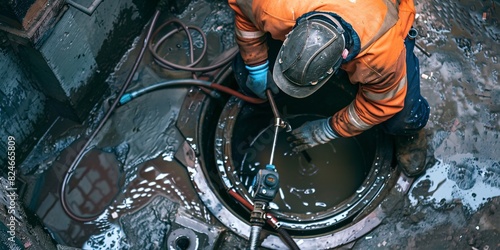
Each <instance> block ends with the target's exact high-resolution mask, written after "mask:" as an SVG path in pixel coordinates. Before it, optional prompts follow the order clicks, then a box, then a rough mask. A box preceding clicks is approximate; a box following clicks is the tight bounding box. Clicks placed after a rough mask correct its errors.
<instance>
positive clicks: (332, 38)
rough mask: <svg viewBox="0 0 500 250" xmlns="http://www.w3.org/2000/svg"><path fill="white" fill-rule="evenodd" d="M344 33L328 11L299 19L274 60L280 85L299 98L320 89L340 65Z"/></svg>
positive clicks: (286, 91) (282, 88)
mask: <svg viewBox="0 0 500 250" xmlns="http://www.w3.org/2000/svg"><path fill="white" fill-rule="evenodd" d="M343 33H344V29H343V28H342V26H341V25H340V23H339V21H338V20H337V19H335V18H334V17H332V16H331V15H329V14H327V13H314V14H312V15H310V16H307V17H305V18H301V19H299V21H298V22H297V24H296V26H295V27H294V28H293V29H292V31H290V33H288V35H287V37H286V39H285V41H284V42H283V45H282V46H281V48H280V51H279V53H278V58H277V59H276V62H275V64H274V69H273V78H274V81H275V82H276V85H277V86H278V87H279V88H280V89H281V90H282V91H283V92H285V93H286V94H288V95H290V96H292V97H296V98H304V97H307V96H309V95H311V94H312V93H314V92H315V91H316V90H318V89H319V88H320V87H321V86H322V85H323V84H325V82H327V81H328V79H330V77H332V75H333V74H334V73H335V72H336V71H337V70H338V68H339V67H340V63H341V62H342V52H343V51H344V49H345V39H344V35H343Z"/></svg>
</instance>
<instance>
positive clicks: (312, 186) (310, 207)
mask: <svg viewBox="0 0 500 250" xmlns="http://www.w3.org/2000/svg"><path fill="white" fill-rule="evenodd" d="M319 118H321V117H319V116H313V115H297V116H294V117H290V118H288V119H287V120H288V121H289V122H290V124H291V126H292V127H294V128H296V127H298V126H300V125H301V124H303V123H304V122H306V121H310V120H315V119H319ZM273 136H274V126H269V127H267V128H265V129H263V130H262V131H261V132H260V133H259V134H258V136H257V137H256V138H255V139H254V140H253V142H252V143H251V146H250V148H249V149H248V150H247V151H246V153H245V156H244V159H243V162H242V164H241V166H242V167H241V169H240V172H239V177H240V180H241V181H242V183H244V185H245V187H246V188H247V189H248V190H249V192H250V194H252V195H253V192H252V190H253V189H252V187H251V185H252V182H253V177H254V175H255V174H256V173H257V172H258V171H259V169H261V168H264V167H265V166H266V164H268V163H269V161H270V156H271V155H270V154H271V148H272V142H273ZM289 136H290V133H287V132H286V131H285V130H283V129H281V130H280V132H279V134H278V139H277V143H276V149H275V154H274V159H273V164H274V165H275V166H276V169H277V172H278V173H279V175H280V190H279V193H278V194H277V195H276V197H275V199H274V200H273V202H274V204H272V206H273V208H274V209H278V210H280V212H288V213H298V214H311V213H317V212H321V211H325V210H326V209H328V208H332V207H334V206H336V205H337V204H339V203H340V202H342V201H343V200H345V199H346V198H348V197H350V196H351V195H353V194H354V193H355V191H356V190H357V189H358V188H359V186H360V185H361V183H362V182H363V180H364V178H365V177H366V175H367V172H366V165H365V164H366V161H365V159H364V158H363V157H362V155H363V154H362V152H360V151H361V150H362V149H361V147H360V145H359V144H358V142H357V140H356V139H355V138H341V139H337V140H333V141H332V142H330V143H327V144H323V145H319V146H316V147H314V148H311V149H308V150H306V151H304V152H303V153H300V154H292V153H291V148H290V145H289V142H288V141H287V137H289Z"/></svg>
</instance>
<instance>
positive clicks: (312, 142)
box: [288, 118, 340, 153]
mask: <svg viewBox="0 0 500 250" xmlns="http://www.w3.org/2000/svg"><path fill="white" fill-rule="evenodd" d="M339 137H340V136H339V135H338V134H337V133H336V132H335V131H333V129H332V126H330V118H324V119H319V120H315V121H309V122H306V123H304V124H302V126H300V127H298V128H296V129H294V130H293V131H292V136H290V137H288V141H291V142H292V151H293V152H295V153H298V152H300V151H302V150H306V149H309V148H312V147H314V146H317V145H320V144H324V143H327V142H329V141H331V140H333V139H335V138H339Z"/></svg>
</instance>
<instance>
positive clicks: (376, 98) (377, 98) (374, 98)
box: [363, 75, 406, 101]
mask: <svg viewBox="0 0 500 250" xmlns="http://www.w3.org/2000/svg"><path fill="white" fill-rule="evenodd" d="M405 85H406V75H405V76H404V77H403V78H402V79H401V81H399V83H398V87H397V88H395V89H393V90H391V91H388V92H385V93H380V94H376V93H373V92H369V91H363V94H364V95H365V97H366V98H368V99H370V100H372V101H381V100H386V99H391V98H393V97H394V96H395V95H396V94H397V93H398V92H399V91H400V90H402V89H403V88H404V86H405Z"/></svg>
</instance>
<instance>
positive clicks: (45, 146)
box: [24, 0, 500, 249]
mask: <svg viewBox="0 0 500 250" xmlns="http://www.w3.org/2000/svg"><path fill="white" fill-rule="evenodd" d="M201 6H207V5H206V4H205V5H204V3H203V2H202V1H197V2H194V3H193V4H192V5H190V7H188V11H187V12H186V13H183V14H181V15H180V18H181V19H183V20H184V21H193V22H195V23H196V22H197V23H200V22H202V23H200V26H203V30H205V31H207V33H209V34H210V37H212V39H214V40H212V41H215V42H214V43H216V46H214V47H212V49H213V50H212V52H211V53H212V54H210V55H209V57H211V58H213V57H215V56H216V55H217V53H220V52H221V51H223V50H224V49H227V48H229V47H231V46H234V42H232V41H233V40H234V35H233V34H232V26H231V25H232V24H231V22H232V21H231V19H230V17H231V13H230V11H229V10H228V9H227V6H224V5H221V4H220V3H219V4H217V3H215V4H214V3H211V4H210V5H209V6H210V8H202V7H201ZM417 10H418V16H417V19H416V23H415V27H416V28H417V29H418V30H419V33H420V36H419V38H418V39H417V43H418V44H419V46H420V47H422V48H423V50H425V52H427V53H430V56H427V55H426V54H425V53H423V51H419V50H417V49H416V54H417V56H418V57H419V59H420V63H421V73H422V74H421V86H422V93H423V96H425V97H426V98H427V99H428V101H429V104H430V105H431V117H430V120H429V123H428V125H427V126H426V128H427V130H428V138H429V155H430V156H432V157H433V158H435V159H436V161H435V163H434V164H431V165H429V168H428V170H427V172H426V174H424V175H423V176H421V177H420V178H418V179H416V180H414V184H413V186H412V188H411V189H410V191H409V193H408V195H407V197H406V199H405V200H403V201H402V202H397V203H396V204H394V205H395V209H394V210H393V211H392V213H391V214H389V215H388V216H387V217H386V218H385V219H384V220H383V221H382V224H381V225H379V226H378V227H376V228H375V229H374V230H372V231H370V232H368V233H367V234H366V236H365V237H362V238H360V239H359V240H357V241H356V242H353V243H351V244H349V245H346V246H344V247H343V248H353V249H375V248H376V249H500V228H499V227H500V213H499V212H498V208H499V207H500V145H499V144H500V139H499V134H500V120H499V117H498V114H499V112H500V106H499V105H500V87H499V86H498V82H499V74H500V73H499V72H500V66H499V64H498V57H499V56H500V55H499V53H500V52H499V50H498V47H499V43H500V39H499V38H500V27H499V19H498V18H499V17H500V13H499V12H500V3H499V2H498V1H472V2H471V1H451V0H449V1H431V0H426V1H419V2H418V3H417ZM216 16H217V18H215V17H216ZM195 41H197V43H196V44H197V45H198V43H199V41H200V39H199V38H196V39H195ZM137 43H140V39H139V38H138V39H137ZM185 46H186V45H185V44H182V43H179V44H176V45H175V46H171V48H172V49H171V50H170V53H173V54H175V53H184V52H181V51H184V50H182V49H185ZM167 50H168V49H167ZM136 54H137V48H133V49H131V50H130V51H129V52H128V53H127V54H126V55H125V56H124V58H123V60H122V63H121V64H120V65H118V66H117V70H116V72H114V73H113V74H112V75H110V77H109V80H108V83H109V84H110V86H111V88H112V90H117V89H118V88H119V87H120V86H121V84H122V83H123V81H124V79H125V77H126V75H127V73H128V70H130V66H131V61H132V60H133V59H134V58H135V56H136ZM176 58H178V59H179V60H185V59H182V58H181V57H176ZM207 61H210V60H209V59H207ZM143 62H144V63H143V64H142V65H141V67H140V68H139V70H138V72H137V73H136V76H135V77H134V81H133V84H132V86H131V87H130V89H132V90H133V89H138V88H141V87H144V86H148V85H150V84H152V83H155V82H158V81H160V80H161V79H168V78H170V77H172V76H174V77H175V76H178V75H176V74H179V73H178V72H173V71H170V70H165V69H160V68H159V67H158V65H156V64H155V63H154V62H153V60H152V58H151V55H149V54H146V56H145V58H144V60H143ZM181 74H185V73H181ZM189 92H190V90H189V89H187V88H174V89H168V90H160V91H156V92H153V93H151V94H148V95H147V96H143V97H140V98H138V99H137V100H134V101H133V102H131V103H130V104H127V105H126V106H123V107H120V108H119V109H117V110H116V111H115V113H114V115H113V116H112V118H111V119H110V120H109V121H108V122H107V123H106V125H105V127H104V128H103V129H102V131H101V132H100V133H99V134H98V136H97V137H96V138H95V139H94V141H93V142H92V150H94V151H92V152H94V153H96V154H100V155H102V157H101V158H99V157H97V158H99V161H97V160H94V161H93V162H94V163H92V164H96V165H106V166H109V168H107V169H108V170H109V171H107V172H106V171H100V172H98V174H97V177H96V178H90V176H91V175H86V176H87V177H84V176H80V177H78V171H83V170H87V171H90V170H89V169H91V167H90V165H89V164H90V163H89V164H87V166H89V168H87V169H86V168H81V169H80V170H78V171H76V172H75V178H80V180H81V181H80V182H77V183H73V186H72V188H70V189H73V190H74V189H75V187H78V190H80V191H79V192H81V193H83V194H87V195H89V196H86V195H81V196H80V197H77V196H75V195H71V196H69V197H70V198H69V199H70V200H71V204H74V208H75V209H78V210H74V211H78V213H76V214H79V215H83V216H84V217H85V216H96V215H97V216H98V217H97V218H96V219H93V220H91V221H88V222H78V221H74V220H72V219H71V218H70V217H68V216H67V215H66V213H65V212H64V211H63V209H62V207H61V205H60V202H59V201H58V199H59V193H58V191H59V188H60V183H62V180H63V177H64V174H65V172H64V171H65V167H66V168H67V166H68V165H67V162H68V161H70V160H71V155H72V156H73V157H74V155H75V149H74V147H78V143H79V139H80V138H82V137H83V136H84V135H88V134H89V133H90V132H91V131H92V130H93V129H94V128H95V124H96V123H97V122H98V121H99V119H101V118H102V115H103V112H104V109H105V105H103V106H98V107H96V108H95V109H94V112H93V115H92V116H91V117H90V118H89V120H88V121H86V123H85V124H84V125H83V126H77V125H75V124H72V123H69V124H66V126H65V129H61V128H58V129H55V130H54V131H53V132H51V133H50V134H48V135H47V136H46V137H45V140H46V141H43V142H41V143H40V145H38V151H37V152H38V157H32V158H31V162H30V160H29V159H28V161H27V162H26V163H24V164H36V165H37V166H38V168H37V169H38V170H37V171H36V172H34V173H29V174H28V175H27V177H26V179H27V180H29V181H30V183H29V184H28V186H29V188H28V190H29V191H27V194H26V195H25V197H26V198H25V199H26V200H25V203H26V204H27V206H28V207H29V208H30V209H32V210H33V211H34V212H35V213H36V214H37V215H38V216H39V217H40V220H41V222H42V223H43V224H44V225H45V227H47V228H48V231H49V232H50V233H51V234H52V237H53V238H54V239H55V241H56V242H57V243H58V244H59V245H60V247H62V246H66V247H77V248H84V249H167V247H166V244H169V242H171V239H169V238H168V237H166V235H168V234H172V233H173V232H177V233H179V234H181V233H182V234H185V235H195V236H192V238H196V239H198V244H199V249H213V248H216V249H243V248H244V247H245V240H244V239H242V238H241V237H239V236H237V235H236V234H234V233H231V231H227V230H225V228H224V227H223V226H222V225H221V224H220V223H219V222H218V220H217V218H215V217H214V216H213V215H212V214H211V213H210V211H208V210H207V209H206V208H205V206H204V204H203V202H202V201H201V200H200V197H199V196H198V193H197V191H196V190H195V189H194V188H193V186H192V183H191V182H190V173H189V169H187V168H186V167H185V166H183V164H182V161H179V160H178V159H177V158H176V155H175V153H176V151H177V149H179V148H180V147H181V145H183V143H184V142H185V141H188V142H189V139H190V137H188V138H186V136H185V135H184V136H183V135H182V133H181V132H180V130H179V128H178V127H176V121H177V119H178V117H179V112H180V107H181V106H182V104H183V100H184V96H186V94H188V93H189ZM191 139H192V138H191ZM89 152H90V151H89ZM68 155H69V156H68ZM26 174H27V173H26ZM115 177H119V178H115ZM84 178H87V179H85V180H86V181H83V179H84ZM120 180H121V181H120ZM99 181H102V182H99ZM98 182H99V183H101V184H99V185H98V184H97V183H98ZM92 183H94V184H95V185H93V184H92ZM70 185H71V184H70ZM117 186H118V187H119V188H118V189H113V188H112V187H117ZM92 192H94V194H92ZM90 194H92V195H90ZM98 196H99V197H100V198H99V199H97V200H99V202H94V203H89V202H90V201H92V198H91V197H94V198H95V197H98ZM97 200H96V201H97ZM176 230H178V231H176ZM179 230H180V231H179ZM183 230H192V231H189V232H188V231H183ZM304 249H307V247H306V248H304Z"/></svg>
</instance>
